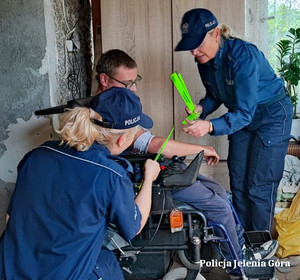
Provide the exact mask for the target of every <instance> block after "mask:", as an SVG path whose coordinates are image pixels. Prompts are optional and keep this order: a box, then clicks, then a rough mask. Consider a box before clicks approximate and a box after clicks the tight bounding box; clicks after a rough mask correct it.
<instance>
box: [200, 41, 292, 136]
mask: <svg viewBox="0 0 300 280" xmlns="http://www.w3.org/2000/svg"><path fill="white" fill-rule="evenodd" d="M197 66H198V70H199V73H200V76H201V80H202V83H203V85H204V86H205V89H206V96H205V98H204V99H202V100H200V102H199V104H200V105H202V107H203V109H204V111H203V114H202V115H201V118H203V119H205V118H206V116H207V115H209V114H210V113H212V112H214V111H215V110H216V109H217V108H218V107H219V106H220V105H221V104H224V105H225V107H226V108H227V109H228V113H226V114H225V115H223V116H221V117H219V118H215V119H212V120H211V122H212V124H213V127H214V133H213V134H214V135H215V136H217V135H225V134H227V135H228V134H232V133H234V132H236V131H238V130H240V129H242V128H243V127H245V126H247V125H249V124H250V123H251V121H252V118H253V116H254V114H255V111H256V109H257V106H258V105H263V104H269V103H270V102H275V101H276V100H280V99H282V98H284V97H285V96H286V93H285V91H284V83H283V80H282V79H281V78H279V77H277V76H276V75H275V73H274V70H273V69H272V67H271V66H270V64H269V62H268V61H267V59H266V58H265V57H264V54H263V53H262V52H261V51H260V50H259V49H258V48H257V47H256V46H255V45H253V44H251V43H248V42H246V41H243V40H240V39H236V38H232V39H227V40H226V39H224V41H223V44H222V45H221V47H220V48H219V50H218V52H217V54H216V57H215V58H214V59H212V60H210V61H208V62H207V63H205V64H200V63H199V62H198V63H197Z"/></svg>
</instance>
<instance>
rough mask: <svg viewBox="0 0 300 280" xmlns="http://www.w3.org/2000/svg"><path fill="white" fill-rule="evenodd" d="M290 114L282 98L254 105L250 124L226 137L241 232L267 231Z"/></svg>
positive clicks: (270, 223) (234, 200) (282, 165)
mask: <svg viewBox="0 0 300 280" xmlns="http://www.w3.org/2000/svg"><path fill="white" fill-rule="evenodd" d="M292 114H293V109H292V104H291V101H290V98H289V97H288V96H286V97H284V98H283V99H281V100H279V101H277V102H275V103H273V104H270V105H268V106H265V105H264V106H258V108H257V110H256V112H255V115H254V117H253V120H252V122H251V124H250V125H249V126H247V127H245V128H244V129H242V130H240V131H238V132H235V133H234V134H232V135H230V136H229V155H228V168H229V175H230V185H231V191H232V195H233V205H234V207H235V209H236V212H237V214H238V216H239V218H240V220H241V223H242V225H243V227H244V228H245V230H269V231H270V230H271V227H272V222H273V217H274V208H275V202H276V195H277V187H278V185H279V182H280V180H281V178H282V174H283V169H284V157H285V155H286V151H287V147H288V142H289V139H290V131H291V123H292Z"/></svg>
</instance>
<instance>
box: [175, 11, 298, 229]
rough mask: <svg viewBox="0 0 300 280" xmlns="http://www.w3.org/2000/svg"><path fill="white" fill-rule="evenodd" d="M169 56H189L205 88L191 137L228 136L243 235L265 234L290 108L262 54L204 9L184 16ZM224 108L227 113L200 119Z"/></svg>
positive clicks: (279, 173)
mask: <svg viewBox="0 0 300 280" xmlns="http://www.w3.org/2000/svg"><path fill="white" fill-rule="evenodd" d="M181 31H182V39H181V41H180V42H179V43H178V45H177V46H176V48H175V51H190V52H191V53H192V55H193V56H194V57H195V61H196V63H197V66H198V71H199V74H200V77H201V80H202V83H203V85H204V86H205V89H206V95H205V97H204V98H203V99H202V100H200V102H199V104H198V105H197V109H196V110H197V111H201V112H202V113H201V116H200V118H201V120H196V121H191V122H189V124H190V125H189V126H188V127H186V128H184V130H185V131H186V132H187V133H188V134H189V135H192V136H195V137H202V136H204V135H205V134H207V133H210V134H211V135H214V136H218V135H224V134H227V135H229V155H228V167H229V174H230V184H231V190H232V193H233V203H234V207H235V209H236V211H237V213H238V215H239V217H240V219H241V222H242V225H243V226H244V228H245V229H246V230H270V229H271V225H272V221H273V216H274V207H275V201H276V193H277V187H278V184H279V181H280V180H281V177H282V173H283V168H284V157H285V154H286V151H287V146H288V142H289V138H290V130H291V123H292V114H293V113H292V104H291V100H290V98H289V96H287V95H286V92H285V89H284V83H283V80H282V79H280V78H278V77H277V76H276V75H275V73H274V71H273V69H272V68H271V66H270V64H269V63H268V61H267V60H266V58H265V57H264V55H263V53H262V52H261V51H260V50H258V49H257V47H256V46H255V45H253V44H251V43H249V42H246V41H243V40H241V39H239V38H235V37H233V36H232V35H231V32H230V29H229V28H228V27H227V26H226V25H224V24H223V25H220V26H218V20H217V19H216V17H215V16H214V15H213V14H212V13H211V12H210V11H208V10H206V9H193V10H190V11H188V12H186V13H185V14H184V16H183V18H182V23H181ZM221 104H224V105H225V107H226V108H227V109H228V112H227V113H226V114H224V115H223V116H220V117H219V118H214V119H210V120H205V119H206V117H207V116H208V115H210V114H211V113H212V112H214V111H215V110H217V109H218V108H219V106H220V105H221Z"/></svg>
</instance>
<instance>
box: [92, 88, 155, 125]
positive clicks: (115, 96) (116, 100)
mask: <svg viewBox="0 0 300 280" xmlns="http://www.w3.org/2000/svg"><path fill="white" fill-rule="evenodd" d="M88 107H89V108H91V109H92V110H94V111H95V112H97V113H99V114H100V116H101V117H102V120H101V121H99V120H96V119H91V121H92V122H93V123H95V124H97V125H100V126H102V127H106V128H113V129H127V128H131V127H134V126H137V125H140V126H142V127H144V128H147V129H149V128H152V126H153V121H152V119H151V118H150V117H148V116H147V115H145V114H143V112H142V104H141V102H140V98H139V97H138V96H137V95H136V94H135V93H134V92H132V91H131V90H129V89H126V88H119V87H112V88H110V89H108V90H105V91H103V92H102V93H100V94H98V95H96V96H95V97H94V98H93V99H92V100H91V101H90V103H89V105H88Z"/></svg>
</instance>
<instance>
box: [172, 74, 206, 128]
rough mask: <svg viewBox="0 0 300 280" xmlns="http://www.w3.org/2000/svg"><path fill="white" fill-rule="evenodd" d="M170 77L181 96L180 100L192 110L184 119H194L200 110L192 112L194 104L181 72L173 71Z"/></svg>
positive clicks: (184, 121)
mask: <svg viewBox="0 0 300 280" xmlns="http://www.w3.org/2000/svg"><path fill="white" fill-rule="evenodd" d="M170 77H171V80H172V81H173V83H174V85H175V87H176V88H177V90H178V92H179V94H180V96H181V97H182V100H183V102H184V103H185V105H186V107H187V108H188V109H189V110H190V111H191V112H192V113H191V114H190V115H189V116H188V117H187V118H186V119H187V120H189V121H194V120H196V119H198V118H199V117H200V112H194V111H195V109H196V106H195V104H194V102H193V100H192V98H191V95H190V94H189V91H188V89H187V87H186V85H185V82H184V80H183V78H182V76H181V74H180V73H177V72H174V73H173V74H172V75H171V76H170ZM182 124H187V121H186V120H183V121H182Z"/></svg>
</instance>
